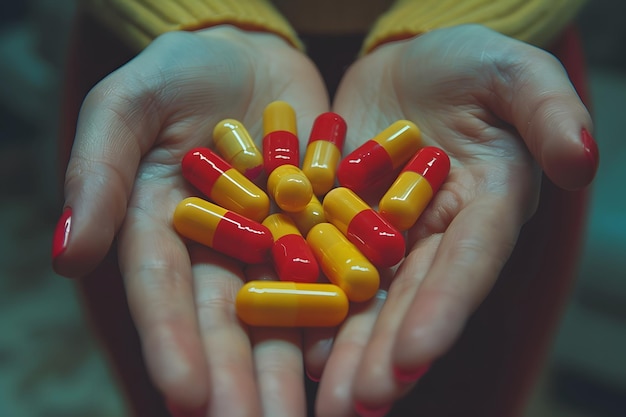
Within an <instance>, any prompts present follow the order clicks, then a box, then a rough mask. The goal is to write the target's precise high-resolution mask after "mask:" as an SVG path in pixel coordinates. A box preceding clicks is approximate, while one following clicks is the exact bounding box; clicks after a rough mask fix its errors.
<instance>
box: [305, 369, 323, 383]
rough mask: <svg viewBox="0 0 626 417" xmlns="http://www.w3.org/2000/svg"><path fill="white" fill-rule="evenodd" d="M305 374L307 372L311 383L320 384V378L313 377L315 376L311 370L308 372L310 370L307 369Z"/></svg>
mask: <svg viewBox="0 0 626 417" xmlns="http://www.w3.org/2000/svg"><path fill="white" fill-rule="evenodd" d="M305 372H306V376H307V378H309V379H310V380H311V381H313V382H320V379H319V378H318V377H316V376H313V375H312V374H311V373H310V372H309V370H308V369H307V370H306V371H305Z"/></svg>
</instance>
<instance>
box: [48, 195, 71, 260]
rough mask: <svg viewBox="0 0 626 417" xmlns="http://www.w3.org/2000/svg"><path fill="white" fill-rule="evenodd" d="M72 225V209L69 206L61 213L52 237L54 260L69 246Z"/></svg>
mask: <svg viewBox="0 0 626 417" xmlns="http://www.w3.org/2000/svg"><path fill="white" fill-rule="evenodd" d="M71 227H72V209H71V208H70V207H67V208H65V210H63V214H61V218H60V219H59V221H58V223H57V226H56V229H54V236H53V237H52V260H55V259H56V258H57V257H58V256H59V255H61V254H62V253H63V252H64V251H65V248H67V243H68V242H69V238H70V230H71Z"/></svg>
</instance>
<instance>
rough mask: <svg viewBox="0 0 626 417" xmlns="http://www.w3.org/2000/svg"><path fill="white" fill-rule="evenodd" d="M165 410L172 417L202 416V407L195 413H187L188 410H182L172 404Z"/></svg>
mask: <svg viewBox="0 0 626 417" xmlns="http://www.w3.org/2000/svg"><path fill="white" fill-rule="evenodd" d="M167 409H168V411H169V412H170V414H171V415H172V417H202V416H204V407H203V408H201V409H198V410H195V411H188V410H182V409H181V408H179V407H177V406H175V405H173V404H172V403H168V404H167Z"/></svg>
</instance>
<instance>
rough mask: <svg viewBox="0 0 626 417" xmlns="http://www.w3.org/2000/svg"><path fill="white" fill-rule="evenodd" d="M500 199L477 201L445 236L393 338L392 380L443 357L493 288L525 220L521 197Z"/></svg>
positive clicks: (411, 375)
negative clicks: (394, 375) (393, 374)
mask: <svg viewBox="0 0 626 417" xmlns="http://www.w3.org/2000/svg"><path fill="white" fill-rule="evenodd" d="M503 194H504V195H499V194H488V195H485V196H481V197H480V198H478V197H477V199H476V200H474V201H473V202H472V203H470V204H469V205H467V206H466V207H464V208H463V209H462V210H461V211H460V212H459V214H458V215H457V216H456V217H455V218H454V220H453V221H452V222H451V224H450V226H449V227H448V229H447V230H446V231H445V233H444V235H443V238H442V241H441V244H440V246H439V248H438V250H437V253H436V254H435V258H434V261H433V265H432V267H431V268H430V269H429V271H428V273H427V275H426V277H425V278H424V281H423V282H422V283H421V284H420V286H419V289H418V291H417V293H416V295H415V297H414V299H413V301H412V302H411V305H410V307H409V309H408V310H407V312H406V314H405V316H404V320H403V322H402V324H401V325H400V328H399V330H398V333H397V336H396V338H395V341H394V348H393V353H392V355H393V356H392V365H393V368H394V372H395V374H396V378H398V379H401V380H405V381H410V380H411V379H413V378H414V377H415V375H419V373H420V371H421V370H423V368H424V366H425V365H427V364H430V363H431V362H432V361H433V360H435V359H436V358H438V357H439V356H441V355H442V354H444V353H445V352H446V351H447V350H448V349H449V348H450V347H451V345H452V344H453V343H454V341H455V340H456V339H457V337H458V336H459V334H460V332H461V331H462V329H463V326H464V324H465V322H466V320H467V319H468V318H469V316H470V314H471V313H472V312H473V311H474V310H475V309H476V308H477V306H478V305H479V304H480V303H481V302H482V300H483V299H484V298H485V297H486V295H487V293H488V292H489V290H490V289H491V287H492V286H493V284H494V283H495V280H496V279H497V277H498V274H499V273H500V271H501V269H502V267H503V266H504V264H505V262H506V260H507V259H508V257H509V256H510V254H511V252H512V250H513V247H514V245H515V242H516V239H517V236H518V233H519V229H520V227H521V224H523V221H524V219H525V216H526V214H525V209H523V208H522V207H523V206H524V204H523V202H522V201H520V200H521V199H522V198H523V197H522V195H521V194H520V196H516V195H514V194H512V193H510V192H508V193H507V192H504V193H503ZM402 273H403V274H410V273H415V271H410V270H408V269H404V270H403V271H402Z"/></svg>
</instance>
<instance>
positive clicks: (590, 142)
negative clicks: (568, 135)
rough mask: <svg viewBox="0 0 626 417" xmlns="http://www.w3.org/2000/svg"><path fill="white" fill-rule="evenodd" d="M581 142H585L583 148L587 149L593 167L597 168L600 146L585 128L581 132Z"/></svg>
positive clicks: (586, 153)
mask: <svg viewBox="0 0 626 417" xmlns="http://www.w3.org/2000/svg"><path fill="white" fill-rule="evenodd" d="M581 140H582V142H583V146H584V147H585V155H586V156H587V159H588V160H589V163H590V164H591V166H593V167H594V168H596V167H597V166H598V159H599V158H600V152H599V151H598V144H597V143H596V141H595V139H594V138H593V136H591V134H590V133H589V132H588V131H587V129H585V128H584V127H583V128H582V131H581Z"/></svg>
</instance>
